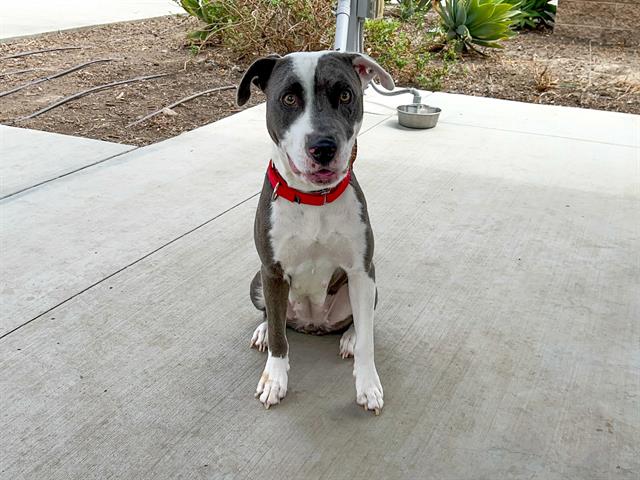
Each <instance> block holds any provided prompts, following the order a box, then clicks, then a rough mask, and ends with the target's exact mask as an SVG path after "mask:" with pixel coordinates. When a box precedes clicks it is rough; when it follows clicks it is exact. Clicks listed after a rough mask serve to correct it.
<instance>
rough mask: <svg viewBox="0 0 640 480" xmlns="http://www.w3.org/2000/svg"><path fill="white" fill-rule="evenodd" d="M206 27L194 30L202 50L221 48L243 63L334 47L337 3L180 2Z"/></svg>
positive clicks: (263, 0)
mask: <svg viewBox="0 0 640 480" xmlns="http://www.w3.org/2000/svg"><path fill="white" fill-rule="evenodd" d="M175 1H176V2H177V3H178V4H180V5H181V6H182V8H184V9H185V11H186V12H187V13H189V14H190V15H192V16H194V17H197V18H199V19H200V20H202V22H203V23H204V26H203V28H201V29H199V30H196V31H195V32H191V33H190V34H189V38H190V39H191V41H192V42H193V43H194V44H196V45H198V46H199V47H202V46H203V45H206V44H219V45H222V46H224V47H226V48H228V49H229V50H230V51H232V52H233V53H235V54H236V56H237V57H238V59H242V58H244V57H254V56H256V55H261V54H264V53H274V52H276V53H280V54H286V53H290V52H296V51H314V50H323V49H327V48H330V46H331V44H332V43H333V35H334V31H335V16H334V13H333V11H332V8H333V2H332V0H175Z"/></svg>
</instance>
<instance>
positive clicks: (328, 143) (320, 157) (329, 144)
mask: <svg viewBox="0 0 640 480" xmlns="http://www.w3.org/2000/svg"><path fill="white" fill-rule="evenodd" d="M308 150H309V155H311V158H313V159H314V160H315V161H316V162H318V163H319V164H320V165H327V164H328V163H329V162H331V160H333V157H335V156H336V151H337V150H338V146H337V145H336V142H334V141H333V140H331V139H330V138H322V139H320V140H318V141H317V142H315V143H314V144H313V145H311V146H310V147H309V149H308Z"/></svg>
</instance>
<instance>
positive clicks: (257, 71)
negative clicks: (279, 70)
mask: <svg viewBox="0 0 640 480" xmlns="http://www.w3.org/2000/svg"><path fill="white" fill-rule="evenodd" d="M280 58H281V57H280V55H275V54H274V55H269V56H267V57H263V58H259V59H258V60H256V61H255V62H253V63H252V64H251V66H250V67H249V68H248V69H247V71H246V72H245V73H244V76H243V77H242V80H240V85H238V92H237V94H236V103H237V104H238V106H240V107H241V106H242V105H244V104H245V103H247V101H248V100H249V97H251V84H252V83H253V84H254V85H255V86H257V87H258V88H259V89H260V90H262V91H263V92H264V90H265V88H267V82H269V77H270V76H271V72H272V71H273V67H275V65H276V62H277V61H278V59H280Z"/></svg>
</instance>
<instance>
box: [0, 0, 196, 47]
mask: <svg viewBox="0 0 640 480" xmlns="http://www.w3.org/2000/svg"><path fill="white" fill-rule="evenodd" d="M172 13H184V10H183V9H182V8H181V7H180V6H179V5H178V4H177V3H176V2H174V1H172V0H136V1H129V0H108V1H105V2H87V1H85V0H54V1H51V0H29V1H28V2H12V1H9V0H6V1H2V2H0V39H9V38H13V37H22V36H25V35H35V34H37V33H44V32H55V31H57V30H68V29H71V28H80V27H86V26H89V25H100V24H104V23H114V22H123V21H127V20H140V19H143V18H149V17H159V16H162V15H169V14H172Z"/></svg>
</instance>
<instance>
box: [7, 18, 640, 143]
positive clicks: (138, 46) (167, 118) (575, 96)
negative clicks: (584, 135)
mask: <svg viewBox="0 0 640 480" xmlns="http://www.w3.org/2000/svg"><path fill="white" fill-rule="evenodd" d="M196 25H197V22H196V21H195V20H194V19H191V18H187V17H184V16H170V17H161V18H155V19H149V20H143V21H136V22H130V23H120V24H114V25H107V26H100V27H91V28H88V29H84V30H81V31H72V32H62V33H50V34H43V35H38V36H36V37H31V38H26V39H19V40H14V41H9V42H7V43H3V44H0V92H4V91H7V90H10V89H12V88H14V87H17V86H20V85H22V84H25V83H28V82H30V81H32V80H35V79H38V78H41V77H45V76H47V75H52V74H54V73H57V72H59V71H62V70H65V69H66V68H69V67H72V66H74V65H77V64H81V63H84V62H88V61H91V60H96V59H113V60H112V61H110V62H104V63H96V64H93V65H90V66H88V67H86V68H84V69H82V70H79V71H76V72H74V73H70V74H68V75H65V76H63V77H60V78H56V79H53V80H50V81H46V82H44V83H41V84H39V85H35V86H29V87H27V88H25V89H23V90H21V91H19V92H16V93H13V94H10V95H6V96H2V97H0V123H4V124H7V125H14V126H19V127H25V128H34V129H38V130H45V131H50V132H58V133H65V134H70V135H79V136H83V137H90V138H96V139H100V140H107V141H112V142H119V143H125V144H131V145H147V144H150V143H154V142H157V141H160V140H163V139H166V138H169V137H173V136H175V135H178V134H179V133H181V132H184V131H187V130H191V129H193V128H196V127H199V126H201V125H204V124H207V123H210V122H213V121H215V120H219V119H220V118H223V117H225V116H228V115H231V114H233V113H235V112H237V111H239V109H238V107H237V106H236V105H235V101H234V99H235V91H234V90H227V91H224V92H219V93H213V94H208V95H205V96H202V97H200V98H197V99H195V100H192V101H190V102H188V103H185V104H184V105H181V106H178V107H175V108H174V109H172V110H170V111H166V112H165V113H162V114H160V115H158V116H156V117H154V118H152V119H150V120H148V121H145V122H143V123H140V124H138V125H135V126H132V127H128V126H127V125H128V124H129V123H131V122H134V121H135V120H137V119H139V118H141V117H142V116H144V115H146V114H148V113H150V112H152V111H154V110H158V109H161V108H162V107H164V106H166V105H168V104H170V103H172V102H175V101H176V100H179V99H180V98H183V97H186V96H188V95H191V94H193V93H196V92H200V91H203V90H206V89H210V88H214V87H217V86H227V85H236V84H237V83H238V81H239V80H240V77H241V75H242V69H243V68H245V67H246V65H236V63H235V62H234V59H233V58H231V57H230V55H229V54H228V53H227V52H226V51H225V50H223V49H221V48H208V49H206V50H203V51H202V52H200V53H199V54H198V55H194V54H193V53H192V52H191V51H190V49H189V48H188V46H187V44H186V41H185V35H186V32H188V31H190V30H193V29H194V27H195V26H196ZM51 47H81V48H79V49H75V50H65V51H58V52H48V53H42V54H37V55H30V56H24V57H19V58H5V57H7V56H9V55H12V54H15V53H19V52H24V51H29V50H37V49H42V48H51ZM505 47H506V48H505V49H504V50H502V51H498V52H491V53H490V56H489V57H486V58H485V57H480V56H478V55H475V56H466V57H464V58H463V59H462V60H460V61H459V62H458V63H457V64H456V65H455V66H454V67H453V69H452V70H451V73H450V74H449V75H448V77H447V78H446V79H445V80H444V85H443V90H444V91H447V92H455V93H464V94H469V95H481V96H489V97H496V98H505V99H511V100H520V101H525V102H535V103H548V104H556V105H570V106H580V107H585V108H596V109H604V110H612V111H619V112H629V113H636V114H638V113H640V52H638V51H636V50H634V49H632V48H623V47H603V46H597V45H590V44H587V43H579V42H575V41H572V40H566V39H562V38H559V37H557V36H554V35H552V34H551V33H549V32H532V33H527V34H523V35H520V36H518V37H515V38H514V39H512V40H510V41H508V42H505ZM159 73H168V74H170V75H168V76H166V77H161V78H157V79H152V80H146V81H143V82H135V83H130V84H126V85H120V86H117V87H115V88H111V89H107V90H104V91H101V92H97V93H93V94H90V95H87V96H85V97H82V98H80V99H78V100H74V101H71V102H68V103H66V104H64V105H62V106H60V107H58V108H55V109H53V110H51V111H49V112H46V113H43V114H42V115H39V116H37V117H35V118H33V119H29V120H19V119H20V118H21V117H24V116H26V115H28V114H31V113H33V112H35V111H37V110H39V109H41V108H43V107H45V106H46V105H49V104H50V103H52V102H55V101H57V100H59V99H61V98H63V97H65V96H67V95H71V94H74V93H76V92H79V91H81V90H85V89H88V88H91V87H93V86H96V85H100V84H104V83H109V82H113V81H117V80H124V79H129V78H133V77H137V76H143V75H153V74H159ZM0 95H2V94H1V93H0ZM262 100H263V98H262V97H261V96H260V95H256V96H255V97H254V99H253V100H252V103H253V104H255V103H257V102H259V101H262Z"/></svg>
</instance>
